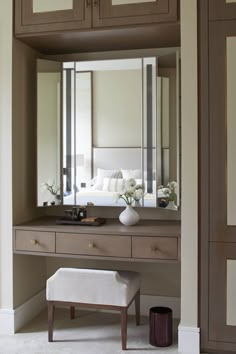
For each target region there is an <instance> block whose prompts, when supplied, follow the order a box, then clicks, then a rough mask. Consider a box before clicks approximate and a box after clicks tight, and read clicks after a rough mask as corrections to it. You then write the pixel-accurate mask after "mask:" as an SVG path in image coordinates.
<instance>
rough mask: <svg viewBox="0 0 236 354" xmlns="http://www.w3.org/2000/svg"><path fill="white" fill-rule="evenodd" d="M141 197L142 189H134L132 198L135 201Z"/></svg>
mask: <svg viewBox="0 0 236 354" xmlns="http://www.w3.org/2000/svg"><path fill="white" fill-rule="evenodd" d="M142 197H143V190H142V189H136V190H135V192H134V199H135V200H136V201H138V200H140V199H141V198H142Z"/></svg>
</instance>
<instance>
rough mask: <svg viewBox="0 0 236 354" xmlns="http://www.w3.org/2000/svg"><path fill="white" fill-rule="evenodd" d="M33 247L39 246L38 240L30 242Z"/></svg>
mask: <svg viewBox="0 0 236 354" xmlns="http://www.w3.org/2000/svg"><path fill="white" fill-rule="evenodd" d="M30 242H31V244H32V245H38V241H37V240H30Z"/></svg>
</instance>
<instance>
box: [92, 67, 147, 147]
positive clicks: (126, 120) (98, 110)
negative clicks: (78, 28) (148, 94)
mask: <svg viewBox="0 0 236 354" xmlns="http://www.w3.org/2000/svg"><path fill="white" fill-rule="evenodd" d="M141 87H142V70H141V68H140V70H116V71H113V72H112V71H95V72H94V73H93V145H94V146H95V147H140V146H141V115H142V91H141Z"/></svg>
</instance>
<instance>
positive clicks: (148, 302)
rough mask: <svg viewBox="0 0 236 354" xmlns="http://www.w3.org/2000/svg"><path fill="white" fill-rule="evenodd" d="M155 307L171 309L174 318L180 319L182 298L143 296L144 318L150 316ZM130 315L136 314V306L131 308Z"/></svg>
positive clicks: (141, 310)
mask: <svg viewBox="0 0 236 354" xmlns="http://www.w3.org/2000/svg"><path fill="white" fill-rule="evenodd" d="M155 306H164V307H170V308H171V309H172V311H173V318H177V319H179V318H180V298H179V297H167V296H155V295H141V299H140V307H141V308H140V312H141V315H142V316H149V309H150V308H151V307H155ZM129 313H130V314H135V307H134V304H132V305H131V306H130V309H129Z"/></svg>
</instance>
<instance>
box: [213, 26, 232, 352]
mask: <svg viewBox="0 0 236 354" xmlns="http://www.w3.org/2000/svg"><path fill="white" fill-rule="evenodd" d="M235 112H236V21H213V22H210V25H209V119H210V120H209V127H210V129H209V148H210V149H209V160H210V165H209V197H210V198H209V203H210V204H209V206H210V207H209V219H210V223H209V241H210V242H209V333H208V340H209V341H210V342H211V346H212V348H213V349H218V350H219V351H221V352H222V351H223V350H228V351H232V352H234V353H235V351H236V311H235V309H236V282H235V273H236V208H235V200H236V163H235V156H236V139H235V136H236V116H235Z"/></svg>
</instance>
